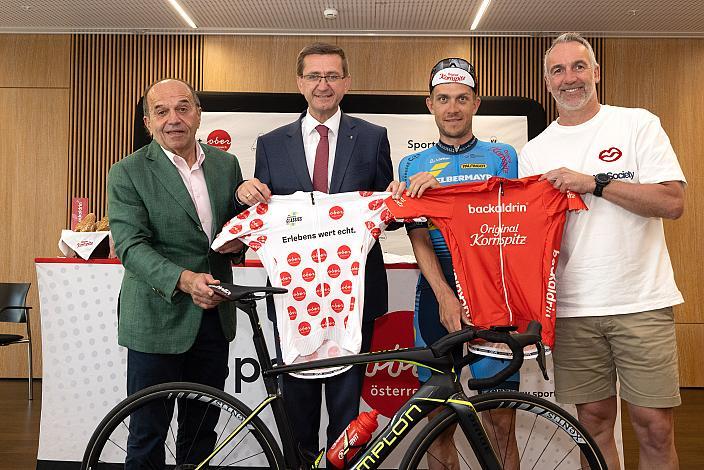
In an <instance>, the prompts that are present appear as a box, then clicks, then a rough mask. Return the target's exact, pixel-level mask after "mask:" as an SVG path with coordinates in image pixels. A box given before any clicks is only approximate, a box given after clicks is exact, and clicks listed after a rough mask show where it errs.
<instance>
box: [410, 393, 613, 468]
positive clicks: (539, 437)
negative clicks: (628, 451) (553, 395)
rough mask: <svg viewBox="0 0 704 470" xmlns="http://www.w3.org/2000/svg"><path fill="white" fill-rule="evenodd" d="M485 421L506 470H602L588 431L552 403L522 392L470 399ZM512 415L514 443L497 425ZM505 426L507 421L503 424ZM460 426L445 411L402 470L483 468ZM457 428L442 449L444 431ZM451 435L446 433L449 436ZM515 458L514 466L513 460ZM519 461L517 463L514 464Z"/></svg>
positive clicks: (423, 433) (419, 439)
mask: <svg viewBox="0 0 704 470" xmlns="http://www.w3.org/2000/svg"><path fill="white" fill-rule="evenodd" d="M470 401H471V402H472V404H473V405H474V407H475V409H476V411H477V413H478V414H479V416H480V417H481V418H482V423H483V425H484V428H485V430H486V434H487V436H488V437H489V440H490V441H491V444H492V447H493V448H494V453H495V454H496V455H497V456H498V457H499V460H500V461H501V462H502V468H504V469H510V470H516V469H521V470H523V469H535V470H546V469H604V470H606V468H607V467H606V463H604V459H603V457H602V455H601V452H600V451H599V448H598V447H597V446H596V444H595V443H594V440H593V439H592V438H591V436H589V435H588V434H587V432H586V431H585V430H584V428H583V427H582V426H581V425H580V424H579V422H577V419H576V418H575V417H573V416H572V415H571V414H570V413H568V412H567V411H565V410H563V409H561V408H559V407H558V406H557V405H555V404H554V403H551V402H548V401H546V400H543V399H541V398H537V397H534V396H532V395H527V394H524V393H519V392H497V393H488V394H482V395H478V396H476V397H473V398H472V399H471V400H470ZM507 410H513V411H515V415H512V414H511V413H509V414H508V418H504V419H505V420H506V419H508V423H509V427H510V428H511V427H512V428H514V429H515V439H512V438H511V437H509V434H508V433H504V432H499V431H498V430H497V427H496V426H495V425H494V424H493V423H495V422H498V416H499V415H498V413H504V416H505V417H506V411H507ZM504 422H506V421H504ZM455 426H457V416H456V415H455V413H454V412H453V411H452V410H451V409H449V408H446V409H443V410H442V411H441V412H440V413H439V414H438V415H437V416H436V417H435V418H433V419H432V420H431V421H430V423H428V424H427V425H426V426H425V427H424V428H423V429H422V430H421V431H420V433H419V434H418V436H417V437H416V438H415V440H414V441H413V443H412V444H411V446H410V449H409V451H408V452H407V453H406V455H405V457H404V459H403V461H402V462H401V468H402V469H438V468H452V469H456V468H459V469H481V466H480V465H479V464H478V463H477V460H476V458H475V456H474V453H473V451H472V448H471V446H470V444H469V441H468V437H467V436H465V435H464V434H463V433H462V431H461V430H460V428H459V426H457V427H456V428H454V427H455ZM451 429H456V430H457V432H455V433H454V442H453V439H449V441H448V442H449V443H450V444H449V445H445V446H442V445H439V446H438V444H437V442H440V441H441V440H442V438H443V433H448V432H449V433H451V432H452V431H451ZM445 435H447V434H445ZM512 460H513V462H512ZM516 461H517V462H518V463H516Z"/></svg>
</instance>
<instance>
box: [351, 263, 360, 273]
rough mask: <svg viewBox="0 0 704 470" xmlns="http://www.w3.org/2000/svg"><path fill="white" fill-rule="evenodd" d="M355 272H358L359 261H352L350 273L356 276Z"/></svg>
mask: <svg viewBox="0 0 704 470" xmlns="http://www.w3.org/2000/svg"><path fill="white" fill-rule="evenodd" d="M357 274H359V261H355V262H354V263H352V275H353V276H356V275H357Z"/></svg>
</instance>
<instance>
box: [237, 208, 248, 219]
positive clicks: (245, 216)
mask: <svg viewBox="0 0 704 470" xmlns="http://www.w3.org/2000/svg"><path fill="white" fill-rule="evenodd" d="M247 217H249V209H246V210H243V211H242V212H240V213H239V214H237V218H238V219H240V220H244V219H246V218H247Z"/></svg>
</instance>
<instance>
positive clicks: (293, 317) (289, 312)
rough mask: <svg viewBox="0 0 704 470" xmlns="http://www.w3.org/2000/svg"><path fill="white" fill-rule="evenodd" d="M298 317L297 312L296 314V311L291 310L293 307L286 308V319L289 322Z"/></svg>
mask: <svg viewBox="0 0 704 470" xmlns="http://www.w3.org/2000/svg"><path fill="white" fill-rule="evenodd" d="M297 316H298V312H296V309H295V308H293V306H289V307H288V318H290V319H291V320H295V319H296V317H297Z"/></svg>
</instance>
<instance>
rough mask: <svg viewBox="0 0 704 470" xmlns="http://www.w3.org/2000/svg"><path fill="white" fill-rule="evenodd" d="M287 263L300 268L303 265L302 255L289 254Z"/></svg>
mask: <svg viewBox="0 0 704 470" xmlns="http://www.w3.org/2000/svg"><path fill="white" fill-rule="evenodd" d="M286 261H288V264H289V265H291V266H298V265H299V264H301V255H299V254H298V253H296V252H293V253H289V255H288V257H287V258H286Z"/></svg>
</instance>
